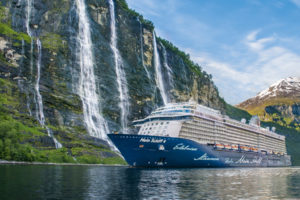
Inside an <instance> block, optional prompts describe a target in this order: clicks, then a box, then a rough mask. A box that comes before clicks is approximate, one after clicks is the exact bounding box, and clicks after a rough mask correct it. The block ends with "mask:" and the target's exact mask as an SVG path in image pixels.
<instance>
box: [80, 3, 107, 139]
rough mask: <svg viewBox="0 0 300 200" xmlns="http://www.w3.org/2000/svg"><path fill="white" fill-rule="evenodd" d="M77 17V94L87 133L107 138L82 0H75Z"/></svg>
mask: <svg viewBox="0 0 300 200" xmlns="http://www.w3.org/2000/svg"><path fill="white" fill-rule="evenodd" d="M76 6H77V14H78V17H79V22H78V26H79V31H78V35H77V41H78V52H77V54H78V55H77V56H78V58H79V65H80V77H79V90H78V92H79V96H80V98H81V101H82V105H83V115H84V122H85V124H86V127H87V130H88V133H89V135H91V136H93V137H97V138H100V139H104V140H107V135H106V134H107V133H108V132H109V130H108V127H107V123H106V121H105V119H104V118H103V116H102V115H101V114H100V113H101V112H100V106H99V100H98V95H97V93H96V80H95V75H94V55H93V51H92V41H91V30H90V24H89V20H88V16H87V12H86V6H85V2H84V0H76Z"/></svg>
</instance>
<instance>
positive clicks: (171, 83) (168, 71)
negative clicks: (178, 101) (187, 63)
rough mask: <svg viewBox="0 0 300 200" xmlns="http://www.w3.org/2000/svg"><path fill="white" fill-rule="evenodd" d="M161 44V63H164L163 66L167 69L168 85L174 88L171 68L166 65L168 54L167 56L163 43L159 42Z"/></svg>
mask: <svg viewBox="0 0 300 200" xmlns="http://www.w3.org/2000/svg"><path fill="white" fill-rule="evenodd" d="M161 46H162V50H163V58H164V60H163V64H164V67H165V68H166V69H167V75H168V80H169V85H170V86H171V87H172V88H174V86H173V83H174V80H173V71H172V69H171V68H170V66H169V65H168V56H167V51H166V48H165V46H164V45H163V44H161Z"/></svg>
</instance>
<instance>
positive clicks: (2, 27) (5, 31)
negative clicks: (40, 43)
mask: <svg viewBox="0 0 300 200" xmlns="http://www.w3.org/2000/svg"><path fill="white" fill-rule="evenodd" d="M0 35H5V36H7V37H10V38H11V39H15V40H20V41H21V40H22V39H23V40H24V41H26V42H27V43H30V42H31V39H30V37H29V36H28V35H27V34H25V33H18V32H16V31H14V30H13V29H12V28H11V27H10V26H9V25H8V24H4V23H0Z"/></svg>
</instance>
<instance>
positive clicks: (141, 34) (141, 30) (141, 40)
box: [138, 20, 151, 79]
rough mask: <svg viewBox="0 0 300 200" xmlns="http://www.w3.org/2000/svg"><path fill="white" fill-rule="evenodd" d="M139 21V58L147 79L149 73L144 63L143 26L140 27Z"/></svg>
mask: <svg viewBox="0 0 300 200" xmlns="http://www.w3.org/2000/svg"><path fill="white" fill-rule="evenodd" d="M138 21H139V23H140V45H141V59H142V65H143V67H144V69H145V71H146V73H147V77H148V78H149V79H151V77H150V73H149V71H148V69H147V67H146V66H145V63H144V40H143V27H142V23H141V22H140V20H138Z"/></svg>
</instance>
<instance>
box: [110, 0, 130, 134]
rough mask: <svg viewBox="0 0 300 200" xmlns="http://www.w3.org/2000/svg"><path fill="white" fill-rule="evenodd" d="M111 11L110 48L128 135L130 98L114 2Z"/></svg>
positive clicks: (111, 3) (122, 123)
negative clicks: (118, 46) (118, 38)
mask: <svg viewBox="0 0 300 200" xmlns="http://www.w3.org/2000/svg"><path fill="white" fill-rule="evenodd" d="M109 9H110V20H111V23H110V30H111V41H110V46H111V49H112V51H113V55H114V64H115V70H116V75H117V83H118V90H119V98H120V104H119V107H120V109H121V126H122V132H123V133H127V131H128V130H127V129H128V128H127V126H128V119H127V118H128V113H129V97H128V88H127V80H126V76H125V72H124V69H123V61H122V58H121V55H120V53H119V50H118V48H117V33H116V32H117V31H116V18H115V6H114V2H113V0H109Z"/></svg>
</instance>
